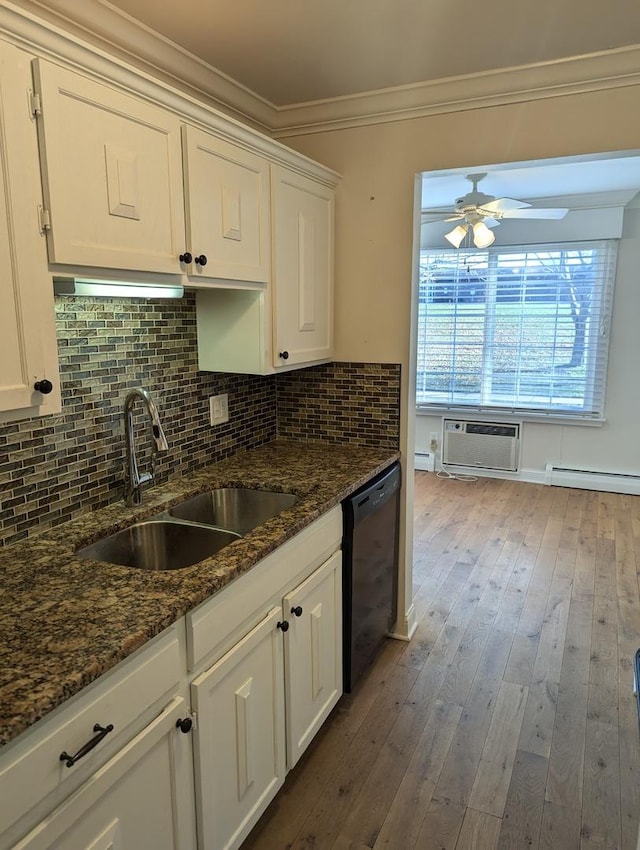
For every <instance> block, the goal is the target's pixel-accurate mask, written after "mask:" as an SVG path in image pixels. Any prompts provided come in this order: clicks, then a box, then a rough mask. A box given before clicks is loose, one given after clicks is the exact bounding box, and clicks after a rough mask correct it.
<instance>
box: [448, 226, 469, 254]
mask: <svg viewBox="0 0 640 850" xmlns="http://www.w3.org/2000/svg"><path fill="white" fill-rule="evenodd" d="M468 229H469V225H468V224H459V225H458V226H457V227H454V228H453V230H451V231H450V232H449V233H445V234H444V238H445V239H446V240H447V241H448V242H451V244H452V245H453V247H454V248H459V247H460V245H461V244H462V240H463V239H464V237H465V236H466V235H467V230H468Z"/></svg>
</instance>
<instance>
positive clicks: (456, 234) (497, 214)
mask: <svg viewBox="0 0 640 850" xmlns="http://www.w3.org/2000/svg"><path fill="white" fill-rule="evenodd" d="M486 176H487V173H486V172H482V173H478V174H467V177H466V179H467V180H469V182H470V183H471V185H472V186H473V188H472V190H471V191H470V192H468V193H467V194H466V195H464V196H463V197H462V198H458V199H457V200H456V203H455V208H454V209H452V210H426V211H425V212H426V213H427V214H428V215H441V216H442V215H446V216H448V217H447V218H445V219H434V221H439V220H442V221H459V222H460V224H458V225H457V226H456V227H454V228H453V230H451V231H450V232H449V233H445V237H444V238H445V239H447V240H448V241H449V242H450V243H451V244H452V245H453V246H454V248H459V247H460V245H462V241H463V239H464V238H465V236H466V235H467V233H468V232H469V231H471V233H472V234H473V244H474V245H475V246H476V248H488V247H489V245H491V244H493V242H494V241H495V238H496V237H495V234H494V233H492V232H491V229H490V228H492V227H497V226H498V225H499V224H500V221H501V220H502V219H503V218H547V219H560V218H564V217H565V215H566V214H567V213H568V212H569V210H568V209H565V208H561V207H554V208H547V209H543V208H542V207H534V206H532V205H531V204H527V203H525V202H524V201H516V200H514V199H513V198H496V197H495V196H494V195H485V193H484V192H480V191H478V183H479V182H480V181H481V180H483V179H484V178H485V177H486Z"/></svg>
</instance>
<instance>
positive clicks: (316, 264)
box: [272, 166, 334, 366]
mask: <svg viewBox="0 0 640 850" xmlns="http://www.w3.org/2000/svg"><path fill="white" fill-rule="evenodd" d="M272 169H273V171H272V175H273V187H272V191H273V298H274V302H273V345H274V350H273V365H274V366H292V365H295V364H299V363H312V362H319V361H322V360H329V359H331V355H332V349H333V227H334V224H333V220H334V216H333V192H332V191H331V190H330V189H328V188H326V187H325V186H322V185H321V184H319V183H314V182H313V181H312V180H309V179H308V178H306V177H301V176H300V175H298V174H295V173H293V172H291V171H288V170H287V169H285V168H282V167H280V166H272ZM285 355H286V356H285Z"/></svg>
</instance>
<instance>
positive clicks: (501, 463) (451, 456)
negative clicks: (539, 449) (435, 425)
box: [442, 419, 520, 472]
mask: <svg viewBox="0 0 640 850" xmlns="http://www.w3.org/2000/svg"><path fill="white" fill-rule="evenodd" d="M519 456H520V425H519V424H516V425H514V424H512V423H509V422H480V421H477V422H471V421H468V420H462V419H443V420H442V465H443V466H446V465H447V464H450V465H452V466H471V467H474V468H475V469H495V470H499V471H501V472H517V471H518V465H519V459H520V457H519Z"/></svg>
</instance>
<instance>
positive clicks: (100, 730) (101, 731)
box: [60, 723, 113, 767]
mask: <svg viewBox="0 0 640 850" xmlns="http://www.w3.org/2000/svg"><path fill="white" fill-rule="evenodd" d="M93 731H94V732H96V733H97V734H96V735H94V736H93V738H92V739H91V740H90V741H87V743H86V744H84V745H83V746H82V747H80V749H79V750H78V752H77V753H76V754H75V756H70V755H69V753H68V752H66V750H65V752H63V753H60V761H63V762H64V763H65V764H66V765H67V767H73V765H74V764H75V763H76V762H78V761H80V759H81V758H82V757H83V756H86V754H87V753H90V752H91V750H92V749H93V748H94V747H96V746H97V745H98V744H99V743H100V741H101V740H102V739H103V738H104V737H105V735H108V734H109V732H112V731H113V723H110V724H109V725H108V726H100V724H99V723H96V724H95V726H94V727H93Z"/></svg>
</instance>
